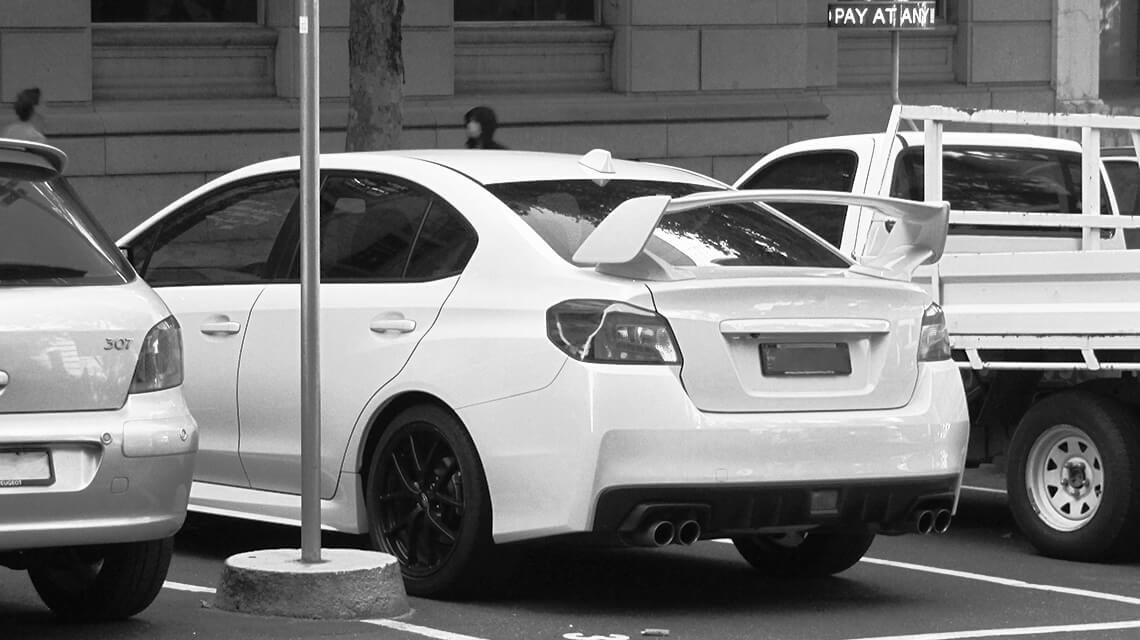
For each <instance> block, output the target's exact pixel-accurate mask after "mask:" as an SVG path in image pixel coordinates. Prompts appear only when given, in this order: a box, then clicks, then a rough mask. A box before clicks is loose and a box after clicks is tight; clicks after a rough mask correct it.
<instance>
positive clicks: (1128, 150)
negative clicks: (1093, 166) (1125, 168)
mask: <svg viewBox="0 0 1140 640" xmlns="http://www.w3.org/2000/svg"><path fill="white" fill-rule="evenodd" d="M1100 155H1101V157H1102V158H1104V159H1105V160H1135V159H1136V149H1133V148H1132V147H1105V148H1103V149H1101V150H1100Z"/></svg>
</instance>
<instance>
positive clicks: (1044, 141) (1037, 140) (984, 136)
mask: <svg viewBox="0 0 1140 640" xmlns="http://www.w3.org/2000/svg"><path fill="white" fill-rule="evenodd" d="M924 135H925V134H924V133H923V132H922V131H899V132H898V136H899V137H901V138H902V140H903V142H905V143H906V145H907V146H912V147H913V146H922V145H923V139H924ZM886 136H887V134H886V133H857V134H851V135H845V136H832V137H827V138H814V139H810V140H802V141H800V142H797V143H794V144H791V145H788V146H787V147H785V149H787V150H791V149H793V147H798V148H799V150H809V149H828V148H834V147H853V146H855V145H856V144H857V143H860V142H864V141H868V140H874V141H876V142H881V141H882V140H883V139H884V138H885V137H886ZM942 144H943V145H946V146H977V147H1007V148H1008V147H1013V148H1019V147H1020V148H1030V149H1051V150H1057V151H1077V152H1079V151H1080V149H1081V146H1080V145H1079V144H1077V143H1076V142H1075V141H1073V140H1065V139H1063V138H1052V137H1049V136H1039V135H1034V134H1030V133H999V132H970V131H946V132H944V133H943V134H942Z"/></svg>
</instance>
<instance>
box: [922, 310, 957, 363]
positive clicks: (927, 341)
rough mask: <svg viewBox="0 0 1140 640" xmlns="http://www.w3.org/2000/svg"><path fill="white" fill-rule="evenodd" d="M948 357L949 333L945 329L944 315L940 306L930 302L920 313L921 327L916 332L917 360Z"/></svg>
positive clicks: (947, 358)
mask: <svg viewBox="0 0 1140 640" xmlns="http://www.w3.org/2000/svg"><path fill="white" fill-rule="evenodd" d="M949 359H950V333H949V332H948V331H947V330H946V316H945V315H944V314H943V313H942V307H940V306H938V305H937V304H934V303H931V304H930V306H929V307H927V308H926V311H925V312H923V314H922V329H921V331H920V332H919V334H918V361H919V362H934V361H936V360H949Z"/></svg>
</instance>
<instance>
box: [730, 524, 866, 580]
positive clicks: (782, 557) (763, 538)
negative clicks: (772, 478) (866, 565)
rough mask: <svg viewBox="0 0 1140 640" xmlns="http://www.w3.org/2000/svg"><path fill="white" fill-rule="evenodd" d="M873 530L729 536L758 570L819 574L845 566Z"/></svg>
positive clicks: (800, 575) (790, 574)
mask: <svg viewBox="0 0 1140 640" xmlns="http://www.w3.org/2000/svg"><path fill="white" fill-rule="evenodd" d="M874 539H875V534H874V533H871V532H867V531H819V530H811V531H804V532H801V533H787V534H781V535H757V536H748V537H738V538H733V539H732V543H733V544H734V545H736V550H737V551H739V552H740V555H741V556H743V557H744V559H745V560H747V561H748V564H750V565H752V567H753V568H755V569H756V570H757V571H759V572H760V573H763V574H764V575H767V576H772V577H776V578H821V577H824V576H830V575H834V574H836V573H839V572H841V571H844V570H846V569H849V568H850V567H851V566H852V565H854V564H855V563H856V562H859V559H860V558H862V557H863V554H865V553H867V549H869V548H870V547H871V542H873V541H874Z"/></svg>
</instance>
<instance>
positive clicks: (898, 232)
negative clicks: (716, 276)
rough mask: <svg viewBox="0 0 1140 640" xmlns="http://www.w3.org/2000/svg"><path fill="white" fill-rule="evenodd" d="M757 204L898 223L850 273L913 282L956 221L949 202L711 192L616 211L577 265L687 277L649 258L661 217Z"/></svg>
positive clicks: (644, 200) (652, 199)
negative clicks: (837, 210)
mask: <svg viewBox="0 0 1140 640" xmlns="http://www.w3.org/2000/svg"><path fill="white" fill-rule="evenodd" d="M747 202H755V203H760V204H778V203H784V202H796V203H816V204H825V205H842V206H847V207H850V206H855V207H867V208H869V209H873V210H875V211H877V212H879V213H881V214H883V215H885V216H887V217H889V218H893V219H894V220H896V221H897V222H896V224H895V225H894V228H892V229H891V232H890V234H889V235H888V236H887V240H886V242H885V244H884V246H883V248H882V250H881V251H880V252H879V253H878V254H877V255H874V256H866V257H864V258H863V259H862V260H861V261H860V262H858V263H856V264H854V265H852V266H851V268H850V271H852V272H853V273H859V274H863V275H868V276H873V277H876V278H885V279H889V280H902V281H909V280H910V278H911V276H912V275H913V273H914V270H915V269H917V268H918V267H919V266H921V265H924V264H933V263H935V262H937V261H938V260H940V259H941V258H942V252H943V250H944V249H945V247H946V232H947V226H948V223H949V218H950V204H949V203H948V202H940V203H927V202H915V201H913V200H901V199H899V198H885V197H880V196H868V195H858V194H852V193H844V192H838V191H806V190H792V189H754V190H746V191H707V192H701V193H694V194H690V195H687V196H683V197H680V198H670V197H669V196H643V197H640V198H631V199H630V200H627V201H625V202H623V203H621V204H620V205H618V207H617V208H615V209H614V210H613V212H612V213H610V214H609V215H608V216H606V217H605V219H603V220H602V222H601V224H599V225H598V227H597V228H596V229H594V232H593V233H591V234H590V235H589V236H587V237H586V240H585V241H584V242H583V243H582V245H581V246H580V247H579V248H578V250H577V251H576V252H575V253H574V257H573V261H574V262H575V263H579V264H582V263H585V264H595V265H597V267H596V268H597V270H598V271H599V272H600V273H607V274H610V275H617V276H623V277H632V278H637V279H644V280H655V279H665V280H675V279H683V278H684V277H686V276H685V275H684V274H683V273H681V272H679V271H678V270H677V269H676V268H674V267H671V266H669V265H667V264H664V263H662V262H661V261H660V260H657V259H655V258H654V257H652V256H648V255H646V254H644V250H645V245H646V243H648V242H649V238H650V237H651V236H652V235H653V231H654V229H656V228H657V225H659V224H660V223H661V218H662V217H664V216H666V215H670V214H674V213H681V212H684V211H690V210H693V209H699V208H701V207H708V206H713V205H722V204H735V203H747Z"/></svg>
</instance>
